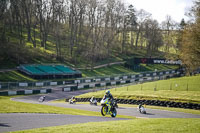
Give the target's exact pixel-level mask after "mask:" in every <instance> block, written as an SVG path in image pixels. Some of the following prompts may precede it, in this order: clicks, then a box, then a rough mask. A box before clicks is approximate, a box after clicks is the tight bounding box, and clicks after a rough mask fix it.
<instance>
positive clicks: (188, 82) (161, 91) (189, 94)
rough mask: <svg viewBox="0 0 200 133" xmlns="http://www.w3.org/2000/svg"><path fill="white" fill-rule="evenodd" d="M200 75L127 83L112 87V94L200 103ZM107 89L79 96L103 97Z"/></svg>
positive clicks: (140, 98) (131, 97)
mask: <svg viewBox="0 0 200 133" xmlns="http://www.w3.org/2000/svg"><path fill="white" fill-rule="evenodd" d="M199 81H200V75H198V76H192V77H182V78H174V79H169V80H160V81H155V82H147V83H144V84H136V85H127V86H123V87H116V88H113V89H110V91H111V93H112V95H113V96H114V97H116V98H121V99H135V100H143V99H145V100H161V101H175V102H188V103H200V83H199ZM104 93H105V91H98V92H91V93H86V94H83V95H80V96H78V98H89V97H92V96H95V97H97V98H102V97H103V95H104Z"/></svg>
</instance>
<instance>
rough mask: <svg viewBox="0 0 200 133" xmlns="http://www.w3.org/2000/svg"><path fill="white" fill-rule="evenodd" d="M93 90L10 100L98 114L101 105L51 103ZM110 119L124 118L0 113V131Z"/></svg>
mask: <svg viewBox="0 0 200 133" xmlns="http://www.w3.org/2000/svg"><path fill="white" fill-rule="evenodd" d="M91 91H93V90H79V91H74V92H62V91H61V90H60V89H59V88H57V89H54V90H53V93H49V94H43V95H45V96H46V99H45V102H43V103H39V102H38V99H39V97H40V96H41V94H40V95H30V96H23V97H17V98H13V99H12V100H15V101H20V102H28V103H36V104H44V105H51V106H58V107H66V108H76V109H82V110H88V111H97V112H99V115H101V114H100V110H101V106H99V105H98V106H91V105H88V104H75V105H71V104H68V103H52V102H49V101H53V100H56V99H64V98H70V97H72V96H77V95H80V94H83V93H87V92H91ZM117 113H118V114H120V115H129V116H135V117H138V118H200V115H194V114H188V113H180V112H173V111H164V110H157V109H149V108H147V114H145V115H144V114H140V113H139V112H138V111H137V108H133V107H119V108H118V109H117ZM110 120H124V119H120V118H107V117H93V116H74V115H60V114H22V113H15V114H0V132H5V131H17V130H25V129H33V128H41V127H48V126H58V125H67V124H78V123H86V122H97V121H110Z"/></svg>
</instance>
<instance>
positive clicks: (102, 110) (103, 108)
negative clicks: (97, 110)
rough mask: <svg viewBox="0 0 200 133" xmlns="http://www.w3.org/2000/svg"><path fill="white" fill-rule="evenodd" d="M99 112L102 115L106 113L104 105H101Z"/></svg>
mask: <svg viewBox="0 0 200 133" xmlns="http://www.w3.org/2000/svg"><path fill="white" fill-rule="evenodd" d="M101 114H102V116H105V115H106V106H102V108H101Z"/></svg>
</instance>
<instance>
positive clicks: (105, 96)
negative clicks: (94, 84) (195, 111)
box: [103, 90, 113, 112]
mask: <svg viewBox="0 0 200 133" xmlns="http://www.w3.org/2000/svg"><path fill="white" fill-rule="evenodd" d="M106 98H108V102H107V103H106V105H107V106H108V112H110V108H111V105H112V103H113V96H112V94H111V93H110V91H109V90H106V94H105V95H104V97H103V99H106ZM109 103H110V104H109Z"/></svg>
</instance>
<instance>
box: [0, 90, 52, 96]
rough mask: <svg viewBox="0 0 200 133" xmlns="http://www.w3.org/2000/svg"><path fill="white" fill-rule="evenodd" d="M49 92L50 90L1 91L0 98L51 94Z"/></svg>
mask: <svg viewBox="0 0 200 133" xmlns="http://www.w3.org/2000/svg"><path fill="white" fill-rule="evenodd" d="M51 92H52V89H41V90H17V91H3V92H0V96H12V95H31V94H40V93H51Z"/></svg>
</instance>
